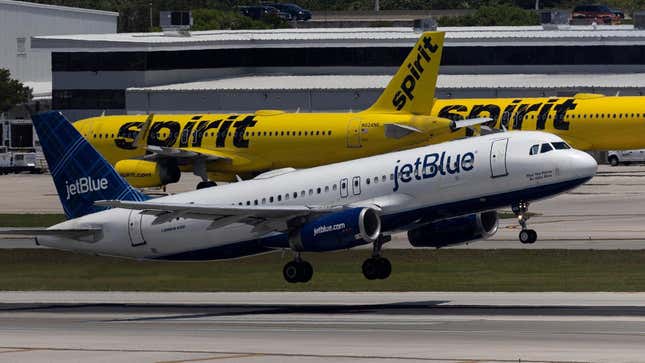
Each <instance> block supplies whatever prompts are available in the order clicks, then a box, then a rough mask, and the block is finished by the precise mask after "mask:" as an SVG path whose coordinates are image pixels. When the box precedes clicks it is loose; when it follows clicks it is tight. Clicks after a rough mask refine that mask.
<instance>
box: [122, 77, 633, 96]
mask: <svg viewBox="0 0 645 363" xmlns="http://www.w3.org/2000/svg"><path fill="white" fill-rule="evenodd" d="M391 78H392V76H391V75H379V76H374V75H371V76H363V75H361V76H340V75H339V76H334V75H330V76H245V77H234V78H225V79H216V80H207V81H199V82H188V83H176V84H168V85H160V86H154V87H132V88H128V91H133V92H137V91H152V92H166V91H187V92H189V91H196V90H286V91H289V90H305V89H320V90H334V89H342V90H346V89H382V88H385V86H386V85H387V83H388V82H389V81H390V79H391ZM437 87H438V88H442V89H468V88H485V89H500V88H506V89H513V88H515V89H530V88H643V87H645V73H635V74H634V73H630V74H477V75H475V74H472V75H471V74H466V75H463V74H445V75H444V74H442V75H439V79H438V80H437Z"/></svg>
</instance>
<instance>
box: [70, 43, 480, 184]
mask: <svg viewBox="0 0 645 363" xmlns="http://www.w3.org/2000/svg"><path fill="white" fill-rule="evenodd" d="M443 39H444V33H442V32H426V33H423V34H422V35H421V37H420V38H419V40H418V42H417V43H416V45H415V46H414V48H413V49H412V51H411V52H410V54H409V55H408V56H407V58H406V59H405V61H404V63H403V65H402V66H401V67H400V68H399V70H398V71H397V73H396V74H395V76H394V78H392V81H391V82H390V84H389V85H388V86H387V88H386V89H385V90H384V92H383V93H382V94H381V96H380V97H379V99H378V100H377V101H376V103H375V104H374V105H372V106H371V107H370V108H369V109H367V110H365V111H362V112H358V113H302V114H301V113H286V112H283V111H277V110H262V111H257V112H256V113H254V114H193V115H140V116H133V115H128V116H102V117H96V118H90V119H85V120H81V121H78V122H76V123H75V124H74V126H75V127H76V129H77V130H78V131H79V132H80V133H81V134H82V135H83V136H84V137H85V138H86V139H88V140H89V141H90V143H91V144H92V145H93V146H94V147H95V148H96V149H97V150H98V151H99V152H100V153H101V154H102V155H103V156H104V157H105V158H106V159H107V160H108V162H109V163H111V164H112V165H114V166H115V168H116V170H117V172H118V173H119V174H121V175H122V176H124V177H125V178H126V179H127V180H128V181H129V182H130V183H131V184H132V185H133V186H135V187H150V186H160V185H165V184H168V183H172V182H176V181H177V180H178V179H179V176H180V170H181V171H190V170H192V171H193V172H194V173H195V174H196V175H199V176H200V177H202V179H203V181H202V182H201V183H200V184H199V185H198V188H203V187H207V186H211V185H214V183H213V182H210V181H209V180H217V181H232V180H236V177H238V176H240V177H254V176H257V175H259V174H261V173H264V172H267V171H269V170H274V169H281V168H307V167H312V166H316V165H321V164H329V163H335V162H339V161H344V160H350V159H356V158H361V157H365V156H370V155H375V154H381V153H385V152H390V151H394V150H402V149H408V148H414V147H418V146H420V145H426V144H428V143H435V142H440V141H444V140H447V139H450V138H452V136H451V134H452V133H453V132H455V130H457V129H458V128H461V127H468V126H472V125H475V124H477V123H481V122H484V121H489V119H480V120H463V121H459V122H455V121H452V120H448V119H442V118H438V117H433V116H429V114H430V108H431V106H432V100H433V98H434V89H435V84H436V81H437V75H438V71H439V63H440V60H441V53H442V48H443ZM276 173H278V174H279V173H281V171H273V172H271V175H274V174H276Z"/></svg>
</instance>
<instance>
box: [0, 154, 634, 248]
mask: <svg viewBox="0 0 645 363" xmlns="http://www.w3.org/2000/svg"><path fill="white" fill-rule="evenodd" d="M198 181H199V179H198V178H196V177H195V176H194V175H192V174H186V173H184V174H183V175H182V179H181V182H180V183H177V184H171V185H169V186H168V190H167V192H169V193H178V192H184V191H189V190H193V189H194V187H195V185H196V184H197V182H198ZM0 190H2V198H3V201H2V203H0V213H62V209H61V207H60V202H59V201H58V196H57V194H56V191H55V188H54V185H53V183H52V180H51V177H50V176H49V175H29V174H19V175H4V176H0ZM644 205H645V165H633V166H618V167H611V166H608V165H601V166H600V168H599V171H598V174H597V175H596V176H595V177H594V178H593V179H592V180H591V181H589V182H588V183H586V184H584V185H582V186H580V187H579V188H577V189H575V190H573V191H571V192H569V193H565V194H562V195H559V196H557V197H555V198H551V199H547V200H543V201H539V202H536V203H533V204H531V206H530V208H529V211H530V212H532V213H537V216H534V217H532V218H531V219H530V220H529V226H530V227H531V228H534V229H535V230H537V232H538V235H539V237H538V242H536V243H535V244H533V245H522V244H521V243H519V242H518V241H517V235H518V233H519V226H518V224H517V221H516V220H515V219H514V218H507V219H501V220H500V228H499V230H498V232H497V234H495V236H493V237H492V238H491V239H489V240H486V241H477V242H474V243H471V244H469V245H465V246H457V247H451V248H476V249H480V248H522V249H541V248H564V249H644V248H645V223H644V222H645V209H644V208H643V206H644ZM509 212H510V209H509ZM34 246H35V244H34V242H33V240H25V239H9V240H7V239H4V240H0V248H25V247H26V248H33V247H34ZM385 248H386V249H387V248H411V246H410V244H409V243H408V241H407V236H406V235H405V234H398V235H394V236H393V240H392V242H390V243H388V244H387V245H386V247H385Z"/></svg>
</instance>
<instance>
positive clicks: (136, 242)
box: [128, 210, 146, 246]
mask: <svg viewBox="0 0 645 363" xmlns="http://www.w3.org/2000/svg"><path fill="white" fill-rule="evenodd" d="M142 220H143V215H142V214H139V212H138V211H134V210H133V211H130V217H129V218H128V235H130V243H131V244H132V246H140V245H143V244H146V240H145V239H144V238H143V232H142V231H141V221H142Z"/></svg>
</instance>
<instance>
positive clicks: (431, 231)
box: [408, 211, 499, 248]
mask: <svg viewBox="0 0 645 363" xmlns="http://www.w3.org/2000/svg"><path fill="white" fill-rule="evenodd" d="M498 225H499V220H498V218H497V211H488V212H482V213H475V214H470V215H467V216H463V217H456V218H450V219H444V220H442V221H437V222H432V223H430V224H428V225H425V226H423V227H419V228H417V229H413V230H410V231H408V240H409V241H410V244H411V245H412V246H414V247H436V248H440V247H445V246H450V245H456V244H460V243H465V242H469V241H473V240H476V239H486V238H489V237H491V236H492V235H494V234H495V232H497V226H498Z"/></svg>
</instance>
